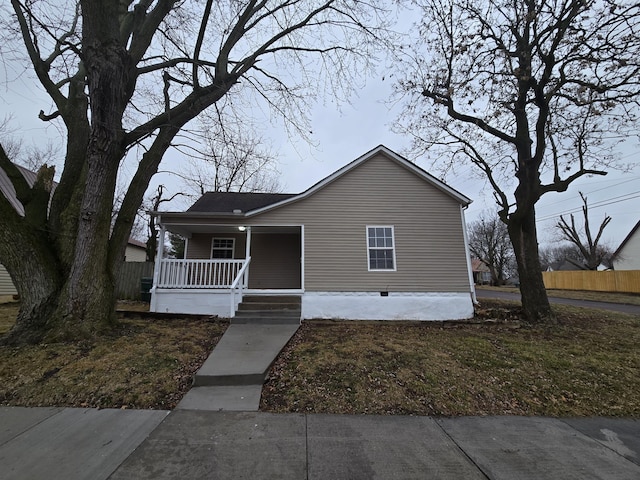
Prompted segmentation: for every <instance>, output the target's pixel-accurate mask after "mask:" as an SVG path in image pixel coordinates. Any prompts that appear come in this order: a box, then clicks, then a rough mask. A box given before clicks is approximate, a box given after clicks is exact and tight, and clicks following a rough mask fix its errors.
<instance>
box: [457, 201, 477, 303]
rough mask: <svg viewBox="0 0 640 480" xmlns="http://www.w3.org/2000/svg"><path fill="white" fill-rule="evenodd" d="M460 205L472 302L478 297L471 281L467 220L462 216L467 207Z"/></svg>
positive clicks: (475, 301) (471, 271)
mask: <svg viewBox="0 0 640 480" xmlns="http://www.w3.org/2000/svg"><path fill="white" fill-rule="evenodd" d="M467 207H468V205H467V206H466V207H463V206H462V205H460V219H461V220H462V233H463V236H464V251H465V254H466V256H467V272H468V274H469V288H470V289H471V300H472V301H473V303H474V304H477V303H478V299H477V298H476V285H475V283H474V282H473V266H472V265H471V252H470V250H469V236H468V235H467V222H466V221H465V218H464V211H465V210H466V209H467Z"/></svg>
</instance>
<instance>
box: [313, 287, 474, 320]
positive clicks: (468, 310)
mask: <svg viewBox="0 0 640 480" xmlns="http://www.w3.org/2000/svg"><path fill="white" fill-rule="evenodd" d="M471 317H473V303H472V301H471V294H470V293H424V292H401V293H397V292H389V296H386V297H383V296H381V295H380V293H379V292H306V293H305V294H304V295H303V296H302V318H303V319H308V320H309V319H313V318H321V319H336V320H337V319H342V320H425V321H429V320H462V319H466V318H471Z"/></svg>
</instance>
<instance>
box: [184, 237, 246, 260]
mask: <svg viewBox="0 0 640 480" xmlns="http://www.w3.org/2000/svg"><path fill="white" fill-rule="evenodd" d="M213 238H234V239H235V242H234V245H233V258H236V259H240V258H244V256H245V253H246V235H245V233H228V232H227V233H214V234H210V233H194V234H193V236H192V237H191V238H190V239H189V246H188V247H187V258H191V259H206V258H211V240H213Z"/></svg>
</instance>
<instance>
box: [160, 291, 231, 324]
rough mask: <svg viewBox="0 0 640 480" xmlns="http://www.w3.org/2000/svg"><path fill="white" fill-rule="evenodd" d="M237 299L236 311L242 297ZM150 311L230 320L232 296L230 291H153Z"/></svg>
mask: <svg viewBox="0 0 640 480" xmlns="http://www.w3.org/2000/svg"><path fill="white" fill-rule="evenodd" d="M235 297H236V298H235V305H234V311H235V310H237V309H238V303H239V302H238V300H239V298H240V296H239V295H236V296H235ZM150 311H152V312H162V313H187V314H194V315H217V316H219V317H224V318H229V314H230V313H231V294H230V293H229V290H211V289H209V290H190V289H189V290H188V289H184V290H178V289H175V290H172V289H152V291H151V305H150Z"/></svg>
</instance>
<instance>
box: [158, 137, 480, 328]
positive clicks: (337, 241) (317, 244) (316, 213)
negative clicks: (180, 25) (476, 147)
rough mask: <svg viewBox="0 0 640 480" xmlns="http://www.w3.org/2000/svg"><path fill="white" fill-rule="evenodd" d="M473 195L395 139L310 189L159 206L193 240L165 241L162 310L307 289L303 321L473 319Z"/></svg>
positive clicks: (199, 309)
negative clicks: (407, 154) (469, 230)
mask: <svg viewBox="0 0 640 480" xmlns="http://www.w3.org/2000/svg"><path fill="white" fill-rule="evenodd" d="M470 202H471V200H469V199H468V198H467V197H465V196H464V195H462V194H461V193H459V192H457V191H456V190H454V189H452V188H451V187H449V186H447V185H445V184H444V183H442V182H440V181H439V180H437V179H435V178H434V177H432V176H431V175H429V174H428V173H427V172H425V171H424V170H422V169H421V168H419V167H417V166H416V165H414V164H413V163H411V162H409V161H408V160H406V159H405V158H403V157H401V156H400V155H398V154H397V153H395V152H393V151H391V150H389V149H388V148H386V147H384V146H379V147H376V148H374V149H373V150H371V151H369V152H368V153H366V154H364V155H362V156H361V157H359V158H357V159H356V160H354V161H353V162H351V163H349V164H348V165H346V166H345V167H343V168H341V169H340V170H338V171H336V172H335V173H333V174H331V175H329V176H328V177H326V178H325V179H323V180H321V181H320V182H318V183H316V184H315V185H313V186H312V187H311V188H309V189H308V190H306V191H304V192H302V193H300V194H270V193H263V194H251V193H206V194H204V195H203V196H202V197H201V198H200V199H199V200H198V201H196V202H195V203H194V204H193V205H192V206H191V208H189V209H188V210H187V211H186V212H151V213H152V214H153V215H155V216H156V217H157V224H158V225H159V226H160V239H159V244H160V245H162V244H164V241H165V235H166V232H167V231H170V232H174V233H177V234H179V235H181V236H183V237H184V238H186V239H187V240H186V247H185V249H186V254H185V259H168V258H163V257H162V255H163V253H162V249H158V258H157V261H156V263H155V272H154V286H153V288H152V300H151V306H150V307H151V311H156V312H174V313H200V314H216V315H220V316H225V317H227V316H231V317H233V316H234V315H235V311H236V309H237V308H238V304H239V303H240V301H241V299H242V296H243V295H244V294H246V293H247V292H249V293H251V294H253V295H255V294H259V295H296V296H300V298H301V311H302V313H301V315H302V318H303V319H311V318H326V319H331V318H335V319H338V318H343V319H354V320H357V319H375V320H403V319H411V320H443V319H463V318H469V317H471V316H473V302H474V300H475V291H474V285H473V277H472V275H471V263H470V258H469V252H468V249H467V242H466V231H465V221H464V210H465V208H466V207H467V206H468V205H469V203H470Z"/></svg>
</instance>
